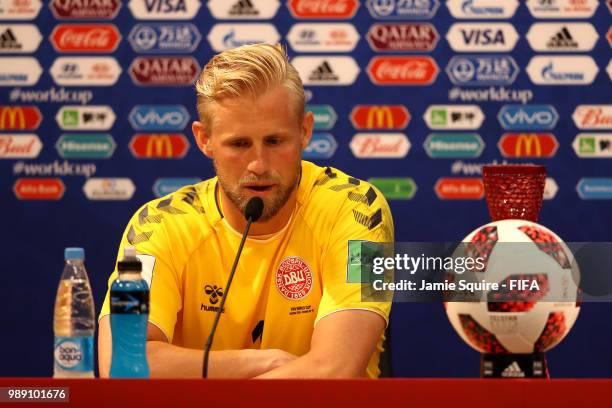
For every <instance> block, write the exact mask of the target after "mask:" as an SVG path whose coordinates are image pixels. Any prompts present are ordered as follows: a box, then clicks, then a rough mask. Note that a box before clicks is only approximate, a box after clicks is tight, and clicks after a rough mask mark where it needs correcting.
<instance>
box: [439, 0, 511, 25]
mask: <svg viewBox="0 0 612 408" xmlns="http://www.w3.org/2000/svg"><path fill="white" fill-rule="evenodd" d="M518 6H519V2H518V1H517V0H503V1H499V0H447V2H446V7H448V11H450V13H451V15H452V16H453V17H455V18H459V19H479V20H484V19H502V18H503V19H507V18H511V17H512V16H514V13H516V9H517V8H518Z"/></svg>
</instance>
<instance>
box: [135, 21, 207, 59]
mask: <svg viewBox="0 0 612 408" xmlns="http://www.w3.org/2000/svg"><path fill="white" fill-rule="evenodd" d="M128 38H129V41H130V45H131V46H132V49H133V50H134V51H136V52H147V53H155V54H161V53H173V52H179V53H180V52H193V51H194V50H195V49H196V48H197V47H198V44H200V41H201V40H202V35H201V34H200V31H199V30H198V28H197V27H196V26H195V25H193V24H186V23H149V24H137V25H135V26H134V28H132V31H131V32H130V35H129V37H128Z"/></svg>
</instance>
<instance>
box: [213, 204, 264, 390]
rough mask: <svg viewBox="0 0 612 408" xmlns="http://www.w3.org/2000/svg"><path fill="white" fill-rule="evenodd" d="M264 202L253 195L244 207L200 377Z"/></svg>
mask: <svg viewBox="0 0 612 408" xmlns="http://www.w3.org/2000/svg"><path fill="white" fill-rule="evenodd" d="M263 209H264V202H263V200H262V199H261V197H253V198H251V199H250V200H249V201H248V202H247V205H246V207H245V208H244V214H243V215H244V218H245V219H246V221H247V225H246V228H245V229H244V234H242V240H241V241H240V246H238V252H236V258H234V264H233V265H232V270H231V272H230V275H229V278H228V279H227V285H226V286H225V293H224V294H223V296H222V297H221V303H220V304H219V309H218V310H217V313H215V320H214V321H213V324H212V327H211V329H210V334H209V335H208V339H207V340H206V344H205V345H204V362H203V364H202V378H206V377H207V376H208V355H209V354H210V348H211V347H212V343H213V340H214V337H215V331H216V330H217V325H218V324H219V319H220V318H221V312H222V311H223V306H224V305H225V301H226V299H227V295H228V294H229V290H230V286H231V284H232V280H233V279H234V273H235V272H236V267H237V266H238V259H240V254H242V247H244V242H245V241H246V237H247V235H248V234H249V229H250V228H251V224H252V223H254V222H256V221H257V220H258V219H259V218H260V217H261V214H262V213H263Z"/></svg>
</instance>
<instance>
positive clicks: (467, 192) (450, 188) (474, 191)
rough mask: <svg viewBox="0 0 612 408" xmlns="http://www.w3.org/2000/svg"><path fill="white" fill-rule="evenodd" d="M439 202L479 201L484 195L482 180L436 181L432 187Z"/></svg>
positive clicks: (452, 179) (452, 178)
mask: <svg viewBox="0 0 612 408" xmlns="http://www.w3.org/2000/svg"><path fill="white" fill-rule="evenodd" d="M434 190H435V192H436V194H437V195H438V198H440V200H480V199H482V197H483V195H484V187H483V185H482V180H481V179H479V178H468V177H446V178H441V179H438V181H437V182H436V185H435V187H434Z"/></svg>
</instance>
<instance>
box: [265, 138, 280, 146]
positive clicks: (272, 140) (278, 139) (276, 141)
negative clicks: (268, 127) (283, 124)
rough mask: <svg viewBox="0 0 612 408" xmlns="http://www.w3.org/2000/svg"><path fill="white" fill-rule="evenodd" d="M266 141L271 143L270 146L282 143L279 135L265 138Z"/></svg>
mask: <svg viewBox="0 0 612 408" xmlns="http://www.w3.org/2000/svg"><path fill="white" fill-rule="evenodd" d="M266 143H267V144H269V145H271V146H275V145H277V144H280V143H282V139H281V138H279V137H273V138H270V139H267V140H266Z"/></svg>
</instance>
